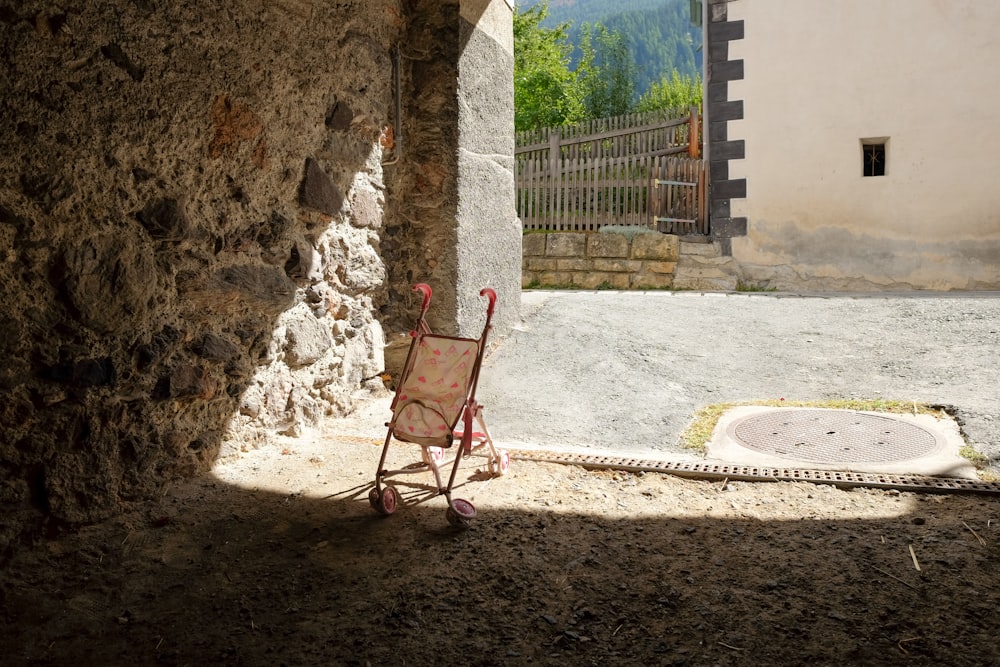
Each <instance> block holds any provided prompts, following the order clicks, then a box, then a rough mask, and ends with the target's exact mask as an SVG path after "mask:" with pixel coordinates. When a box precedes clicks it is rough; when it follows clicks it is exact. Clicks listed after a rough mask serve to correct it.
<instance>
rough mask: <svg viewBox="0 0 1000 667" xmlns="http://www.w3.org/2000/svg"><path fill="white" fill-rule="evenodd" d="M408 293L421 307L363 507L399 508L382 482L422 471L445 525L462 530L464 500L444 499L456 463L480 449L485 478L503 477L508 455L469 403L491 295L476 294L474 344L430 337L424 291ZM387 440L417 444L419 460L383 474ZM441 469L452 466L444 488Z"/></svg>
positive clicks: (469, 513)
mask: <svg viewBox="0 0 1000 667" xmlns="http://www.w3.org/2000/svg"><path fill="white" fill-rule="evenodd" d="M413 290H414V291H417V292H421V293H423V297H424V298H423V303H422V305H421V309H420V317H419V319H418V320H417V326H416V328H415V329H414V330H413V331H411V332H410V336H411V337H412V340H411V341H410V351H409V353H408V354H407V357H406V363H405V364H404V366H403V372H402V374H401V376H400V380H399V382H398V384H397V388H396V394H395V396H394V397H393V399H392V419H391V420H390V421H389V422H387V423H386V427H387V428H388V431H387V433H386V436H385V444H384V445H383V447H382V457H381V459H380V460H379V464H378V470H377V471H376V473H375V486H374V488H373V489H372V490H371V491H370V492H369V494H368V501H369V502H370V503H371V505H372V507H373V508H374V509H376V510H377V511H379V512H381V513H382V514H384V515H389V514H392V513H393V512H395V511H396V508H397V507H398V505H399V503H400V495H399V492H398V491H397V490H396V489H395V488H394V487H393V486H391V485H389V484H386V483H385V480H386V479H387V478H388V477H391V476H394V475H402V474H411V473H421V472H427V471H429V472H431V473H433V475H434V479H435V481H436V482H437V495H443V496H445V498H446V499H447V500H448V511H447V517H448V521H449V523H451V524H453V525H456V526H467V525H468V524H469V522H470V521H471V520H472V519H473V518H475V516H476V509H475V507H474V506H473V505H472V503H471V502H469V501H468V500H464V499H461V498H452V495H451V492H452V488H453V487H454V485H455V477H456V475H457V473H458V467H459V464H460V462H461V460H462V459H463V458H464V457H468V456H471V455H472V454H473V453H478V452H481V451H482V450H485V456H486V457H487V458H488V470H489V472H490V473H491V474H493V475H497V476H499V475H503V474H505V473H506V472H507V470H508V469H509V468H510V455H509V454H508V453H507V452H505V451H503V450H498V449H497V448H496V447H495V446H494V445H493V440H492V439H491V438H490V434H489V431H488V430H487V429H486V422H485V421H484V420H483V415H482V406H481V405H479V403H478V402H476V385H477V383H478V381H479V371H480V368H481V367H482V363H483V353H484V351H485V348H486V337H487V334H488V333H489V330H490V328H491V325H490V321H491V320H492V318H493V308H494V306H495V305H496V299H497V295H496V292H494V291H493V290H492V289H490V288H485V289H483V290H481V291H480V292H479V295H480V296H484V297H486V298H487V301H488V306H487V309H486V324H485V325H484V326H483V333H482V335H481V336H480V337H479V338H459V337H456V336H441V335H436V334H434V333H432V332H431V330H430V327H429V326H428V325H427V321H426V320H425V315H426V314H427V308H428V306H429V305H430V300H431V294H432V292H431V288H430V287H429V286H428V285H425V284H423V283H420V284H418V285H415V286H414V287H413ZM460 423H461V427H459V426H460ZM476 426H478V427H479V428H478V429H476V428H475V427H476ZM456 438H457V439H458V440H459V442H460V446H459V447H457V448H455V449H454V450H453V452H454V453H453V454H452V458H450V459H448V458H447V457H446V450H449V449H451V448H452V446H453V445H454V443H455V439H456ZM393 441H398V442H403V443H412V444H416V445H419V446H420V447H421V448H422V462H419V463H416V464H413V465H409V466H406V467H404V468H402V469H398V470H388V469H386V467H385V463H386V458H387V454H388V452H389V446H390V445H391V444H392V442H393ZM448 464H451V466H452V468H451V475H450V477H449V478H448V481H447V483H444V481H443V479H442V475H441V467H443V466H445V465H448Z"/></svg>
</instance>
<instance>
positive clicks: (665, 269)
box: [521, 232, 679, 289]
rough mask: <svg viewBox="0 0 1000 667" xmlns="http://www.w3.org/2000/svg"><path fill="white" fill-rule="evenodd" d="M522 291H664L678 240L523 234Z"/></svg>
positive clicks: (664, 236) (655, 235)
mask: <svg viewBox="0 0 1000 667" xmlns="http://www.w3.org/2000/svg"><path fill="white" fill-rule="evenodd" d="M523 246H524V257H523V260H522V262H523V265H522V271H521V284H522V286H523V287H528V286H533V287H577V288H580V289H597V288H599V287H606V288H612V289H668V288H670V287H672V286H673V282H674V272H675V270H676V268H677V260H678V248H679V242H678V238H677V237H676V236H674V235H671V234H659V233H653V234H637V235H636V236H634V237H631V238H630V237H629V236H627V235H624V234H617V233H589V232H588V233H582V232H556V233H544V234H539V233H534V234H525V235H524V239H523Z"/></svg>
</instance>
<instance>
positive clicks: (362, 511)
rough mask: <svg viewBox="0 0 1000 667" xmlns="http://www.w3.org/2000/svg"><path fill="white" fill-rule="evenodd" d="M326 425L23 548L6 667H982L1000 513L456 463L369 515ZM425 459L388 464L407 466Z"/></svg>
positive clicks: (7, 604) (351, 438)
mask: <svg viewBox="0 0 1000 667" xmlns="http://www.w3.org/2000/svg"><path fill="white" fill-rule="evenodd" d="M342 426H343V424H340V423H338V422H332V423H331V425H330V428H329V430H328V432H326V433H323V434H316V435H315V436H314V437H307V438H299V439H297V440H289V441H288V442H287V443H286V446H285V447H284V448H283V449H266V450H265V449H262V450H257V451H252V452H249V453H247V454H246V455H244V456H243V457H241V458H240V459H238V460H229V461H222V462H220V463H219V464H218V465H217V466H216V469H215V470H214V472H213V473H212V474H210V475H205V476H202V477H199V478H197V479H194V480H191V481H189V482H185V483H182V484H178V485H176V486H174V487H172V488H171V489H169V490H168V492H167V493H166V494H165V495H164V496H163V497H162V499H160V500H159V501H157V502H155V503H152V504H148V505H138V506H135V507H134V508H133V510H132V511H131V512H130V513H129V514H127V515H125V516H122V517H119V518H117V519H115V520H113V521H109V522H107V523H104V524H100V525H94V526H90V527H86V528H83V529H80V530H77V531H53V533H52V534H51V535H50V536H48V537H46V538H44V539H39V540H38V542H37V543H36V544H33V545H15V546H14V547H12V549H11V550H10V551H9V552H8V553H7V555H6V556H5V560H4V562H3V568H2V574H0V596H2V612H0V613H2V616H0V620H2V627H3V630H2V631H0V633H2V634H0V656H3V658H2V660H0V662H2V663H3V664H5V665H124V664H128V665H209V664H212V665H216V664H217V665H289V666H291V665H372V666H374V665H804V664H822V665H846V664H852V665H853V664H878V665H886V664H889V665H891V664H907V665H987V664H996V663H997V661H998V660H1000V649H998V647H997V643H996V638H997V636H1000V614H998V613H997V607H998V603H1000V585H998V582H1000V574H998V571H1000V570H998V565H1000V502H998V499H996V498H994V497H989V496H975V495H918V494H914V493H909V492H903V493H900V492H896V491H890V490H870V489H856V490H838V489H836V488H833V487H831V486H826V485H812V484H808V483H778V482H772V483H748V482H708V481H697V480H690V479H681V478H677V477H673V476H669V475H664V474H658V473H645V474H639V473H635V474H633V473H627V472H618V471H613V470H585V469H582V468H579V467H573V466H564V465H557V464H547V463H535V462H528V461H518V460H515V461H514V462H513V465H512V468H511V470H510V471H509V473H508V474H507V475H506V476H504V477H497V478H487V477H486V476H485V475H484V474H483V472H484V464H485V460H484V459H481V458H475V457H473V458H471V459H466V460H465V461H463V466H462V468H461V469H460V471H459V477H458V479H459V483H460V484H461V488H460V489H459V490H458V492H457V495H459V496H462V497H465V498H467V499H469V500H471V501H473V502H474V503H475V504H476V506H477V509H478V511H479V516H478V517H477V519H476V520H475V521H474V523H473V525H472V526H471V527H470V528H468V529H465V530H462V529H456V528H453V527H452V526H450V525H449V524H448V522H447V520H446V517H445V507H446V503H445V500H444V498H443V497H440V496H436V497H432V496H431V494H430V493H429V492H428V487H427V486H426V483H427V482H429V481H430V476H429V475H410V476H406V477H399V478H397V479H398V480H399V483H398V484H397V488H398V489H399V490H400V491H401V492H402V493H403V498H404V504H403V506H401V507H400V508H399V509H398V510H397V512H396V513H395V514H394V515H392V516H390V517H383V516H380V515H378V514H377V513H375V512H374V511H373V510H372V509H371V508H370V506H369V503H368V500H367V493H368V490H369V488H371V484H372V480H373V476H374V473H375V469H376V466H377V463H378V456H379V453H380V445H381V442H380V440H379V439H378V437H377V436H373V435H372V434H370V433H369V434H360V435H359V434H358V433H357V432H355V433H354V434H351V429H348V428H341V427H342ZM418 452H419V449H418V448H415V447H413V446H407V445H400V446H396V447H394V448H392V449H391V455H392V461H393V462H394V463H400V464H406V463H410V462H413V461H416V460H418V459H419V456H418Z"/></svg>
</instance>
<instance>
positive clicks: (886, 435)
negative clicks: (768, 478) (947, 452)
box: [727, 408, 940, 463]
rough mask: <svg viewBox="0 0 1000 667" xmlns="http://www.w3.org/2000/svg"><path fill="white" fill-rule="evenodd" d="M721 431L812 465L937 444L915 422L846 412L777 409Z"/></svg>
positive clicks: (883, 457) (921, 452)
mask: <svg viewBox="0 0 1000 667" xmlns="http://www.w3.org/2000/svg"><path fill="white" fill-rule="evenodd" d="M727 432H728V434H729V436H730V437H731V438H733V439H734V440H736V442H738V443H739V444H741V445H743V446H744V447H747V448H748V449H752V450H754V451H758V452H762V453H764V454H770V455H772V456H777V457H780V458H786V459H793V460H796V461H813V462H816V463H891V462H895V461H909V460H911V459H916V458H920V457H922V456H926V455H927V454H930V453H931V452H933V451H934V450H936V449H937V448H938V446H939V445H940V442H939V440H938V437H937V436H936V435H935V434H934V433H932V432H931V431H928V430H927V429H925V428H922V427H920V426H917V425H916V424H912V423H910V422H906V421H902V420H900V419H896V418H893V417H885V416H881V415H875V414H870V413H865V412H851V411H847V410H823V409H812V410H809V409H798V408H779V409H777V410H769V411H767V412H763V413H759V414H755V415H749V416H747V417H743V418H741V419H738V420H736V421H734V422H733V423H732V424H730V425H729V428H728V429H727Z"/></svg>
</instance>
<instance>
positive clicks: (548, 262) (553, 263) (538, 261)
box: [523, 257, 559, 271]
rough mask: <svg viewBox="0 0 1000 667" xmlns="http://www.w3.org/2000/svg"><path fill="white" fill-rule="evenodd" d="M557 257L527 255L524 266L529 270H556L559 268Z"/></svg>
mask: <svg viewBox="0 0 1000 667" xmlns="http://www.w3.org/2000/svg"><path fill="white" fill-rule="evenodd" d="M558 262H559V260H557V259H548V258H546V257H525V258H524V262H523V264H524V268H525V269H526V270H528V271H555V270H556V269H557V268H558Z"/></svg>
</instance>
